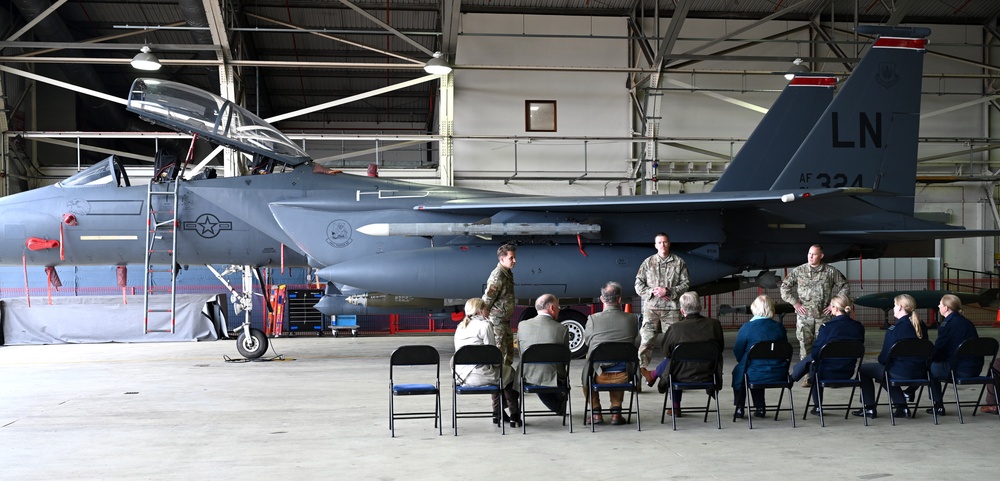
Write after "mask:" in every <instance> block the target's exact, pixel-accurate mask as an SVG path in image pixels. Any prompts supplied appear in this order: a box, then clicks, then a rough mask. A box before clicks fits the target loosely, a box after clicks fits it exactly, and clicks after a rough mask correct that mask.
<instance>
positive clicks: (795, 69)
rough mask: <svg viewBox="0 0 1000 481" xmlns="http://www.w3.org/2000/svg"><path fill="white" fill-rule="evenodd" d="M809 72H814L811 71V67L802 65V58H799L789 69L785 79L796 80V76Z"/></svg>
mask: <svg viewBox="0 0 1000 481" xmlns="http://www.w3.org/2000/svg"><path fill="white" fill-rule="evenodd" d="M809 72H812V70H810V69H809V67H806V66H805V65H802V59H801V58H797V59H795V60H794V61H793V62H792V66H791V67H789V68H788V71H787V72H785V78H786V79H788V80H791V79H793V78H795V76H796V75H799V74H803V73H809Z"/></svg>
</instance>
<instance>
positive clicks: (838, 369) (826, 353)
mask: <svg viewBox="0 0 1000 481" xmlns="http://www.w3.org/2000/svg"><path fill="white" fill-rule="evenodd" d="M864 357H865V343H864V342H861V341H858V340H840V341H831V342H829V343H827V344H826V345H824V346H823V349H821V350H820V352H819V354H818V355H817V356H816V357H815V359H814V360H813V364H812V366H811V367H810V372H811V373H812V377H813V381H812V386H811V387H810V388H809V393H810V395H811V396H810V399H807V400H806V409H805V412H804V413H803V414H802V419H805V418H806V416H808V415H809V402H810V401H813V400H815V401H816V411H817V412H816V413H814V414H819V421H820V425H822V426H824V427H825V426H826V419H825V417H824V416H825V414H824V412H825V411H827V410H828V409H841V408H843V409H844V419H847V417H848V416H849V415H850V414H851V404H852V402H853V401H854V393H855V391H856V390H857V389H858V388H859V387H861V379H860V378H859V376H858V367H859V366H860V365H861V360H862V359H863V358H864ZM848 387H849V388H851V395H850V397H849V398H848V399H849V400H848V401H847V404H831V403H824V402H823V394H824V391H825V390H826V389H828V388H848ZM862 412H864V410H862ZM863 416H864V418H865V426H867V425H868V415H867V413H865V414H863Z"/></svg>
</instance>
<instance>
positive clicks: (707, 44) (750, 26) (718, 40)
mask: <svg viewBox="0 0 1000 481" xmlns="http://www.w3.org/2000/svg"><path fill="white" fill-rule="evenodd" d="M816 1H818V0H802V1H801V2H798V3H796V4H794V5H789V6H787V7H785V8H783V9H781V10H778V11H776V12H774V13H772V14H770V15H768V16H766V17H764V18H762V19H760V20H758V21H756V22H753V23H750V24H748V25H746V26H744V27H743V28H739V29H736V30H734V31H732V32H730V33H728V34H726V35H723V36H721V37H718V38H716V39H715V40H711V41H709V42H705V43H703V44H701V45H699V46H697V47H694V48H692V49H691V50H688V51H687V52H684V53H683V54H681V55H691V54H694V53H697V52H700V51H702V50H705V49H706V48H709V47H711V46H713V45H717V44H719V43H722V42H725V41H726V40H729V39H731V38H733V37H735V36H737V35H740V34H742V33H745V32H748V31H750V30H753V29H755V28H757V27H759V26H761V25H763V24H765V23H767V22H770V21H771V20H774V19H775V18H778V17H780V16H782V15H784V14H786V13H789V12H791V11H793V10H795V9H797V8H799V7H802V6H805V5H808V4H810V3H813V2H816ZM824 1H825V0H824ZM667 57H668V58H673V59H677V58H679V57H673V56H670V55H668V56H667ZM667 67H670V65H668V66H667Z"/></svg>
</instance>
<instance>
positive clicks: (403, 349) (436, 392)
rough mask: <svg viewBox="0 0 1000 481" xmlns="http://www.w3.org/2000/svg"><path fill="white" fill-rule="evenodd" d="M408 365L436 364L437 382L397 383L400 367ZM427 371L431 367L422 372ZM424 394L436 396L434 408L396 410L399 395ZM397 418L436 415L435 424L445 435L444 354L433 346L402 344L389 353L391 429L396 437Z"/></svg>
mask: <svg viewBox="0 0 1000 481" xmlns="http://www.w3.org/2000/svg"><path fill="white" fill-rule="evenodd" d="M404 366H405V367H410V366H418V367H419V366H423V367H427V366H434V383H433V384H430V383H416V384H414V383H408V384H396V381H395V377H394V376H395V374H396V369H397V368H399V367H404ZM425 371H427V369H424V370H422V372H421V373H424V372H425ZM407 377H410V376H407ZM424 395H433V396H434V401H435V403H434V406H435V408H434V411H411V412H401V413H400V412H396V406H395V403H394V399H395V398H396V396H424ZM397 419H433V420H434V427H436V428H438V436H440V435H441V430H442V428H441V425H442V422H441V356H440V355H439V354H438V352H437V349H434V347H433V346H424V345H415V346H400V347H399V348H397V349H396V350H395V351H392V355H391V356H389V431H390V432H391V433H392V437H396V420H397Z"/></svg>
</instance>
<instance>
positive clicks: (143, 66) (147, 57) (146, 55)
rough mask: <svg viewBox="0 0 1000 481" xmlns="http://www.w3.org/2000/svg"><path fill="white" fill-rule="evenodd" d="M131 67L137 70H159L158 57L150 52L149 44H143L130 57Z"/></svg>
mask: <svg viewBox="0 0 1000 481" xmlns="http://www.w3.org/2000/svg"><path fill="white" fill-rule="evenodd" d="M132 68H136V69H139V70H159V69H160V59H158V58H156V55H153V54H152V53H150V49H149V45H143V46H142V48H141V49H140V50H139V53H137V54H136V55H135V57H132Z"/></svg>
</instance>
